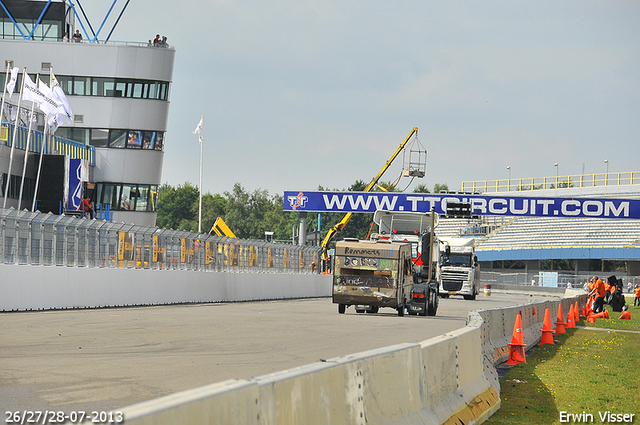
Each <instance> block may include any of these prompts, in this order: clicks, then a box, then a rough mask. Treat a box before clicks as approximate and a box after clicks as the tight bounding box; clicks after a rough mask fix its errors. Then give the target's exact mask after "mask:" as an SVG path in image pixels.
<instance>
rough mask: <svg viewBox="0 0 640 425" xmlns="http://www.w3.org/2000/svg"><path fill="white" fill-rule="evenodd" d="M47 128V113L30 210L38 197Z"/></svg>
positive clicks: (34, 206)
mask: <svg viewBox="0 0 640 425" xmlns="http://www.w3.org/2000/svg"><path fill="white" fill-rule="evenodd" d="M48 128H49V115H45V116H44V134H43V135H42V143H40V161H39V162H38V174H36V187H35V189H34V190H33V202H32V203H31V212H35V211H36V199H37V198H38V184H39V183H40V172H41V171H42V152H44V144H45V143H46V141H47V136H48V134H47V129H48Z"/></svg>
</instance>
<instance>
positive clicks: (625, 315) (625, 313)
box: [618, 311, 631, 320]
mask: <svg viewBox="0 0 640 425" xmlns="http://www.w3.org/2000/svg"><path fill="white" fill-rule="evenodd" d="M618 319H623V320H629V319H631V313H629V311H623V312H622V314H621V315H620V317H618Z"/></svg>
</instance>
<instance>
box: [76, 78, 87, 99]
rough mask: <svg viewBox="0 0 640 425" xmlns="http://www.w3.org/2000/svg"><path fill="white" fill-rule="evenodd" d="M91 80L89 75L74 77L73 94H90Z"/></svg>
mask: <svg viewBox="0 0 640 425" xmlns="http://www.w3.org/2000/svg"><path fill="white" fill-rule="evenodd" d="M89 81H90V78H89V77H73V94H74V95H76V96H84V95H90V94H91V87H90V86H89Z"/></svg>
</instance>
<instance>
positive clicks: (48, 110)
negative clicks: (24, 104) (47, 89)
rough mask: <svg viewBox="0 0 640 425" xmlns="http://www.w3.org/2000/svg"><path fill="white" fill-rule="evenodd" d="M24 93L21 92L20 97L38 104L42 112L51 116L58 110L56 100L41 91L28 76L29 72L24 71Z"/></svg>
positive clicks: (58, 106)
mask: <svg viewBox="0 0 640 425" xmlns="http://www.w3.org/2000/svg"><path fill="white" fill-rule="evenodd" d="M23 87H24V93H22V99H24V100H30V101H32V102H35V103H37V104H38V107H39V108H40V110H41V111H42V112H44V113H45V114H47V115H49V116H51V115H53V114H56V113H57V112H58V108H60V105H58V102H56V101H55V100H53V99H52V98H50V97H48V96H47V95H46V94H45V93H43V92H42V91H41V90H40V89H39V88H38V87H37V86H36V85H35V83H34V82H33V81H31V78H30V77H29V74H27V73H24V84H23Z"/></svg>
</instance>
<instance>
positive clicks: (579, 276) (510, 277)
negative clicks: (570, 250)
mask: <svg viewBox="0 0 640 425" xmlns="http://www.w3.org/2000/svg"><path fill="white" fill-rule="evenodd" d="M594 275H597V276H599V277H600V278H602V279H603V280H604V279H605V278H607V277H609V276H612V275H614V276H616V277H617V278H620V279H622V282H623V285H624V288H623V292H626V291H627V284H628V283H629V282H631V287H635V286H636V284H640V276H628V275H627V273H625V272H620V271H610V272H597V271H596V272H591V273H590V274H584V273H573V272H570V271H536V272H529V273H524V272H522V273H510V272H490V271H482V272H481V274H480V278H481V281H482V283H483V284H484V285H492V284H505V285H522V286H546V287H552V288H568V289H581V288H583V287H584V284H585V282H589V281H591V278H592V277H593V276H594ZM532 279H533V281H534V282H532Z"/></svg>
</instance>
